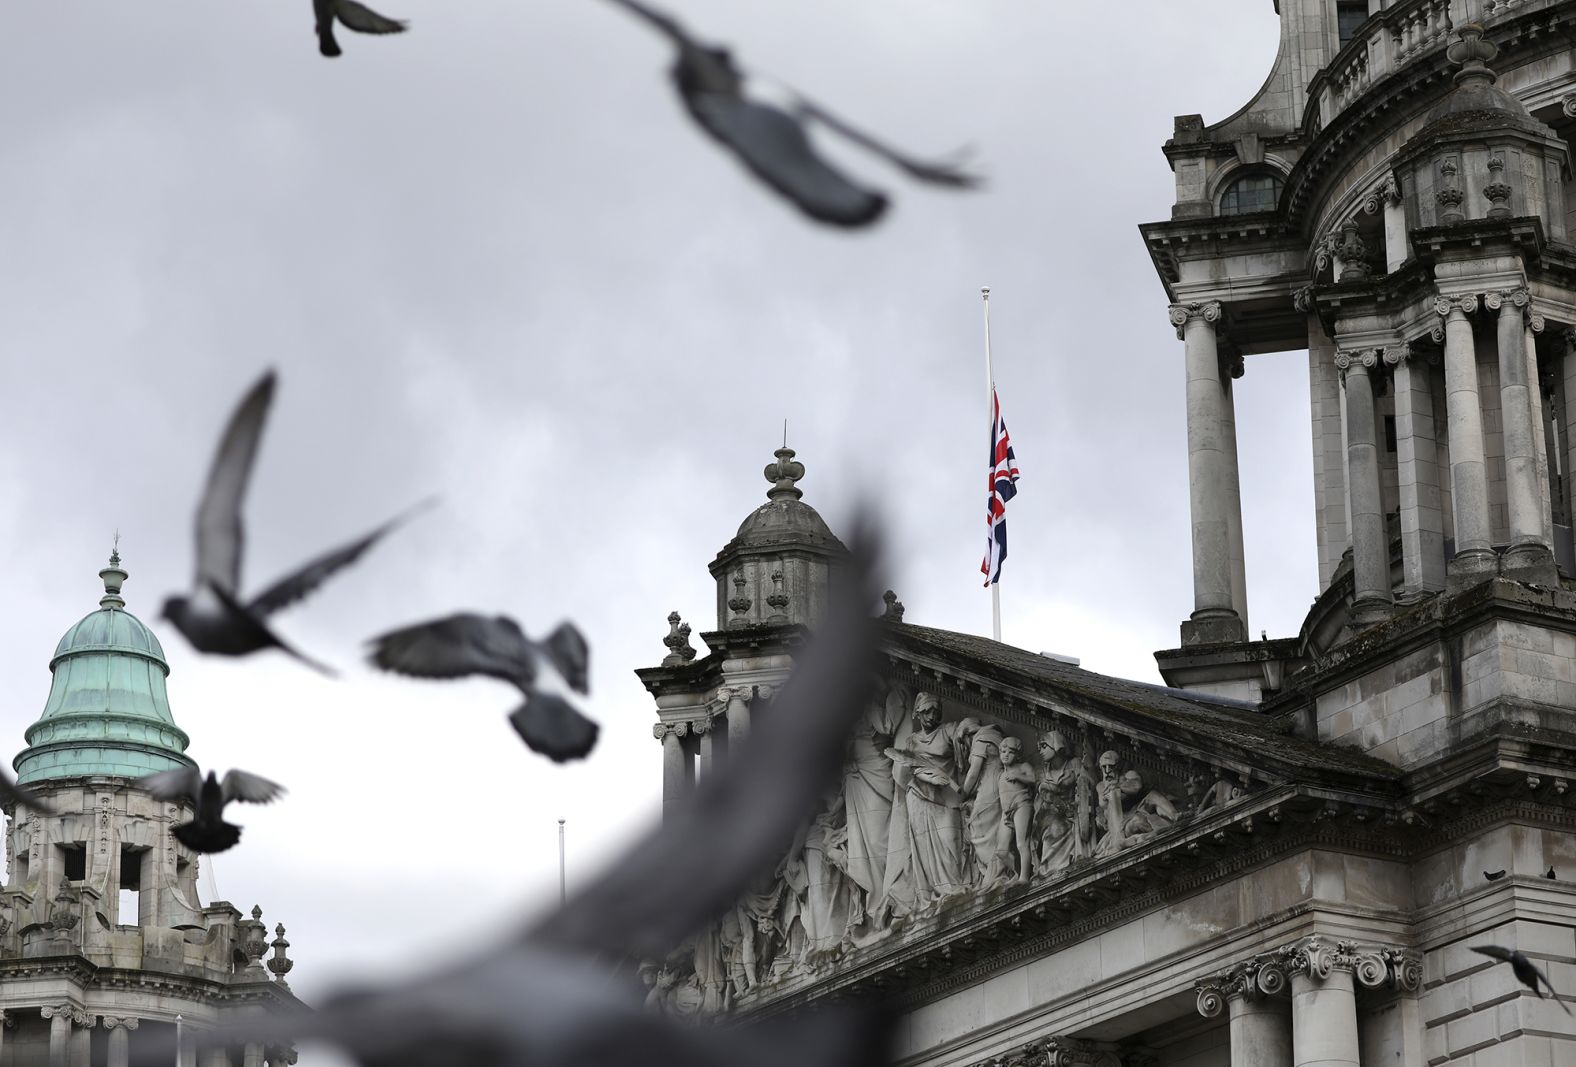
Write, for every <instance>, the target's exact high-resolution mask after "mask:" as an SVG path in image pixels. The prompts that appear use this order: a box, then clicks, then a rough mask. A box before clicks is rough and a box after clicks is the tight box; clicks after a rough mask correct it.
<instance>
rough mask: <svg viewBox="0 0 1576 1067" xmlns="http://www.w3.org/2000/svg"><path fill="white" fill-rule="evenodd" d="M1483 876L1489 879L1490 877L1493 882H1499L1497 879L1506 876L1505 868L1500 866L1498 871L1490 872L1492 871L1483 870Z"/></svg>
mask: <svg viewBox="0 0 1576 1067" xmlns="http://www.w3.org/2000/svg"><path fill="white" fill-rule="evenodd" d="M1483 877H1484V878H1487V879H1488V880H1489V881H1491V882H1497V881H1499V880H1500V879H1501V878H1503V877H1505V869H1504V868H1503V867H1501V868H1500V869H1499V870H1497V871H1492V872H1490V871H1484V872H1483Z"/></svg>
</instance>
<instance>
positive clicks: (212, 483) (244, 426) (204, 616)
mask: <svg viewBox="0 0 1576 1067" xmlns="http://www.w3.org/2000/svg"><path fill="white" fill-rule="evenodd" d="M274 380H275V379H274V372H273V371H269V372H268V373H267V374H264V375H263V376H262V378H261V379H259V380H258V382H257V384H256V385H254V386H252V388H251V389H250V390H249V391H248V392H247V394H246V396H245V397H244V398H243V399H242V401H241V405H240V407H238V408H236V409H235V413H234V414H233V415H231V416H230V422H229V425H227V426H226V427H225V430H224V436H223V437H222V438H221V439H220V441H219V452H218V454H217V455H215V456H214V459H213V467H212V468H211V469H210V470H209V472H208V484H207V485H205V486H204V487H203V495H202V501H201V502H200V503H199V504H198V505H197V537H196V541H197V574H196V576H195V578H194V579H193V581H192V592H191V593H190V594H189V595H188V596H174V597H170V598H169V599H168V600H166V601H165V602H164V617H165V618H166V619H168V620H170V622H171V623H173V624H174V626H175V628H176V629H177V630H179V631H180V632H181V633H182V634H183V635H184V636H185V637H186V640H188V641H190V642H191V645H192V647H193V648H195V649H197V650H198V651H199V652H212V653H215V654H217V655H221V656H244V655H246V654H248V653H250V652H256V651H258V650H259V649H264V648H278V649H282V650H283V651H285V652H288V653H289V654H290V655H292V656H294V657H295V658H296V659H298V660H300V661H301V662H302V663H305V664H306V665H307V666H309V667H312V668H314V669H316V670H319V671H322V672H323V673H324V674H328V675H332V674H333V673H334V672H333V670H331V669H330V668H328V667H325V666H324V665H323V664H321V663H318V662H316V661H315V660H311V659H308V658H307V657H306V656H304V655H302V654H301V653H300V652H298V651H296V650H295V649H293V648H291V647H290V646H289V645H287V644H285V643H284V642H283V641H281V640H280V639H279V638H278V637H276V636H275V635H274V634H273V633H272V632H270V631H269V629H268V627H267V626H266V625H265V624H264V623H263V620H264V619H265V618H267V617H268V616H269V615H272V614H273V613H274V612H276V611H278V610H279V609H280V608H283V607H286V606H287V605H290V604H293V603H295V602H296V601H297V600H300V599H301V598H302V597H304V596H306V595H307V594H309V593H311V592H312V591H313V590H315V589H316V588H317V587H318V586H319V585H322V584H323V582H324V580H325V579H327V578H328V576H329V575H331V574H333V573H334V572H335V571H337V570H339V569H340V568H342V567H347V566H349V565H350V564H352V563H354V562H355V561H356V560H357V559H359V558H360V557H361V555H362V553H364V552H366V550H367V549H369V548H371V547H372V546H373V545H374V544H376V543H377V541H378V539H379V538H381V537H382V536H383V535H384V534H386V533H388V532H389V531H390V530H392V529H394V528H395V527H396V526H398V525H399V524H400V523H402V522H404V521H405V520H406V519H407V518H409V517H410V515H411V514H413V513H414V512H415V511H416V510H417V509H419V508H421V507H425V506H427V505H428V504H430V503H431V501H424V502H423V503H422V504H419V505H417V507H416V508H412V509H411V510H410V511H407V512H405V513H404V514H402V515H399V516H397V517H395V518H393V519H391V520H389V521H388V522H386V523H384V524H383V525H382V526H379V527H378V528H377V529H375V530H373V531H372V532H371V533H369V534H367V535H365V536H364V537H362V538H360V539H359V540H356V541H352V542H351V543H350V544H348V545H344V546H342V547H340V548H336V549H334V550H332V551H330V552H326V553H324V554H323V555H321V556H319V557H318V558H317V559H314V560H312V561H311V562H310V563H308V564H306V565H305V566H303V567H301V568H299V569H297V570H295V571H293V572H292V573H290V574H288V575H286V576H285V577H283V578H281V579H279V581H277V582H275V583H274V584H273V585H271V586H269V587H268V588H267V589H265V590H263V591H262V592H261V593H259V594H258V595H257V596H255V597H253V598H252V599H251V601H250V602H249V603H245V604H243V603H242V602H241V601H240V599H239V587H240V584H241V552H242V548H243V546H244V541H245V539H244V536H243V534H242V529H241V500H242V498H243V497H245V495H246V486H247V482H248V481H249V480H250V479H251V476H252V464H253V462H254V461H255V460H256V458H257V444H258V441H259V439H260V438H261V437H262V433H263V420H264V419H265V418H267V416H268V405H269V403H270V402H271V401H272V400H273V396H274Z"/></svg>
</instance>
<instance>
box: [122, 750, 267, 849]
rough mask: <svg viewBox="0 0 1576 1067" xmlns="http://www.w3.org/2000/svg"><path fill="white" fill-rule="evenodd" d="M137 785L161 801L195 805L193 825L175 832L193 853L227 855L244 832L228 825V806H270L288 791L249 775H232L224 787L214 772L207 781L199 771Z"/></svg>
mask: <svg viewBox="0 0 1576 1067" xmlns="http://www.w3.org/2000/svg"><path fill="white" fill-rule="evenodd" d="M137 785H138V786H139V787H141V788H142V789H144V790H146V791H147V792H149V793H151V794H153V795H154V796H155V797H157V798H158V799H160V800H173V801H176V802H178V803H179V802H184V803H189V804H191V806H192V807H193V808H194V809H195V812H194V814H193V816H192V821H191V822H183V823H181V824H180V825H179V826H177V827H175V828H174V829H173V830H172V831H171V832H172V833H173V834H174V835H175V840H177V841H179V842H180V843H181V844H183V845H185V846H186V847H187V848H189V849H191V850H192V851H193V852H223V851H224V850H225V849H227V848H231V847H233V846H234V845H235V843H236V842H237V841H239V840H240V839H241V828H240V827H239V826H236V825H234V824H232V823H227V822H225V821H224V806H225V805H226V804H228V803H230V802H231V801H233V800H244V801H246V802H248V803H251V804H267V803H269V802H271V801H273V800H275V799H276V798H278V797H279V795H280V794H282V793H283V792H284V791H285V787H284V786H282V785H280V784H279V783H277V782H270V781H269V780H268V779H267V778H261V777H258V776H257V775H255V774H248V773H246V772H245V771H229V772H227V773H226V774H225V776H224V781H223V782H222V783H221V782H220V781H219V779H218V777H217V776H216V775H215V774H214V773H213V772H212V771H209V772H208V777H207V778H204V777H203V776H202V772H201V771H199V770H198V769H197V768H195V767H177V768H176V769H175V770H173V771H161V772H159V773H158V774H150V775H148V776H147V777H145V778H139V779H137Z"/></svg>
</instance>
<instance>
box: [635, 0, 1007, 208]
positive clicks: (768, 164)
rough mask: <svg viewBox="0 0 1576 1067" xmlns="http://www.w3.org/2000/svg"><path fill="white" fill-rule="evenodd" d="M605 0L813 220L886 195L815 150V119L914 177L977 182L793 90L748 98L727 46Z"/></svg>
mask: <svg viewBox="0 0 1576 1067" xmlns="http://www.w3.org/2000/svg"><path fill="white" fill-rule="evenodd" d="M611 2H612V3H615V4H617V5H619V6H620V7H622V8H624V9H625V10H627V11H630V12H633V13H634V14H635V15H637V16H639V17H640V18H642V19H644V20H645V21H646V22H647V23H649V24H650V25H651V26H653V27H655V28H656V29H657V30H658V32H660V33H661V34H662V35H663V36H665V37H667V39H668V40H670V41H672V42H673V44H674V45H675V46H676V47H677V48H678V59H677V60H676V61H675V63H674V65H673V68H672V71H671V73H672V77H673V82H674V84H675V85H676V86H677V87H678V91H679V96H680V97H682V98H683V101H684V107H685V109H686V110H688V111H689V113H690V117H691V118H693V119H694V120H695V121H696V122H697V123H699V124H700V127H701V128H702V129H703V130H705V131H706V132H707V133H708V134H710V135H711V136H712V137H713V138H714V139H715V140H716V141H718V142H719V143H721V144H722V145H723V146H724V147H726V148H727V149H729V150H730V151H731V152H733V154H734V155H736V156H737V157H738V158H739V160H740V162H742V163H743V164H744V165H745V166H746V167H747V168H749V170H750V172H751V173H753V174H754V175H755V176H756V177H757V178H759V179H761V181H763V182H765V183H766V184H767V185H769V186H771V187H772V188H773V189H775V190H777V191H778V192H779V193H781V194H782V195H783V196H785V197H787V198H788V199H789V200H792V201H793V202H794V204H795V205H797V206H798V208H799V210H801V211H803V212H804V213H805V214H806V215H809V216H810V217H811V218H813V219H816V220H818V221H820V222H827V223H831V224H832V225H834V226H845V227H850V228H852V227H858V226H865V225H868V224H870V223H872V222H874V221H875V220H876V219H878V218H880V217H881V214H882V212H884V211H885V210H886V206H887V198H886V195H885V194H883V193H881V192H878V191H877V190H874V189H868V188H865V187H864V186H861V185H858V184H856V183H855V182H854V181H853V180H852V179H850V178H849V177H848V176H847V175H845V174H843V173H842V172H841V171H839V170H837V169H836V168H835V167H833V166H832V165H831V164H830V163H828V162H826V160H824V159H822V158H821V157H820V156H819V155H818V154H816V151H815V147H814V146H813V145H812V144H811V143H810V138H809V135H808V134H807V133H806V132H805V125H806V123H807V122H819V123H820V124H821V125H823V126H825V127H827V128H828V129H830V130H833V131H834V132H836V133H838V134H841V135H842V136H843V137H845V138H847V139H848V140H850V141H852V142H854V143H855V144H857V145H859V146H860V147H861V148H864V149H866V150H868V151H870V152H874V153H875V154H876V155H878V156H880V157H881V158H882V159H885V160H886V161H887V162H889V163H891V164H893V165H894V166H896V167H898V168H899V169H901V170H903V171H904V172H905V173H907V174H908V175H909V176H910V177H913V178H917V179H919V180H920V181H924V182H930V183H932V184H935V185H947V186H952V187H954V188H963V189H966V188H970V187H972V186H974V185H977V184H978V181H979V180H978V179H977V178H975V177H973V176H971V175H969V174H966V173H964V172H963V171H961V170H958V169H957V168H956V167H954V166H952V165H950V164H947V163H924V162H920V161H918V160H915V159H913V158H912V157H910V156H907V155H904V154H903V153H900V152H898V151H897V150H895V149H893V148H890V147H888V146H887V145H885V144H883V143H882V142H880V141H877V140H876V139H875V138H873V137H871V136H870V135H869V134H866V133H864V132H863V131H861V130H859V129H856V128H855V127H853V126H850V125H849V124H848V123H846V122H844V121H843V120H842V119H840V118H838V117H837V116H836V115H834V114H832V113H831V112H830V111H827V110H826V109H825V108H823V107H821V106H820V105H818V104H814V103H811V102H810V101H809V100H808V99H806V98H805V97H804V96H802V95H800V94H799V93H797V92H794V93H793V96H794V100H793V104H792V112H791V113H790V112H788V111H784V110H782V109H781V108H778V107H774V106H772V105H770V104H766V103H762V102H759V101H756V100H750V99H748V98H747V97H746V96H745V74H744V72H743V71H741V70H740V69H739V68H738V67H737V66H736V65H735V64H734V62H733V56H732V55H731V54H730V53H729V52H728V50H727V49H725V48H715V47H711V46H708V45H704V44H702V43H700V42H699V41H697V40H695V38H693V37H691V36H690V35H689V34H688V33H687V32H685V30H684V28H683V27H682V26H680V25H679V24H678V22H676V21H675V20H674V19H673V18H671V17H670V16H668V15H666V14H664V13H662V12H660V11H658V10H657V9H655V8H653V7H651V6H650V5H648V4H645V3H643V2H641V0H611Z"/></svg>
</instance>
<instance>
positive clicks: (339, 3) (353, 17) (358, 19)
mask: <svg viewBox="0 0 1576 1067" xmlns="http://www.w3.org/2000/svg"><path fill="white" fill-rule="evenodd" d="M334 15H335V17H337V18H338V19H339V22H340V24H341V25H342V26H344V27H345V29H347V30H354V31H355V32H357V33H404V32H405V29H406V26H407V23H406V22H405V21H404V20H402V19H391V18H387V17H385V16H383V15H380V14H378V13H377V12H376V11H373V10H372V9H371V8H370V7H368V6H367V5H365V4H358V3H357V2H356V0H334Z"/></svg>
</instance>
